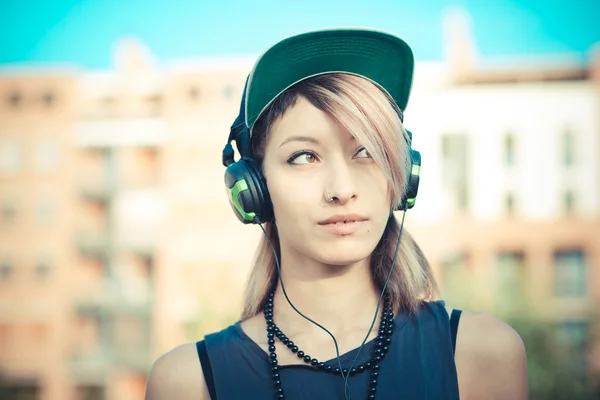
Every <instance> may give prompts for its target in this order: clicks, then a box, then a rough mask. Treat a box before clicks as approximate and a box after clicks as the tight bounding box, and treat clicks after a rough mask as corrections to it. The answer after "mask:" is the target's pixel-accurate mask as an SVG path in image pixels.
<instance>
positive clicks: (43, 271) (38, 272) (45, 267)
mask: <svg viewBox="0 0 600 400" xmlns="http://www.w3.org/2000/svg"><path fill="white" fill-rule="evenodd" d="M48 275H50V264H49V263H48V262H47V261H39V262H37V263H36V264H35V276H36V278H37V279H39V280H44V279H45V278H46V277H48Z"/></svg>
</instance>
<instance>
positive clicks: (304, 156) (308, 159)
mask: <svg viewBox="0 0 600 400" xmlns="http://www.w3.org/2000/svg"><path fill="white" fill-rule="evenodd" d="M315 161H317V156H316V154H315V153H313V152H310V151H299V152H298V153H295V154H293V155H292V156H291V157H290V158H288V159H287V163H288V164H292V165H304V164H312V163H314V162H315Z"/></svg>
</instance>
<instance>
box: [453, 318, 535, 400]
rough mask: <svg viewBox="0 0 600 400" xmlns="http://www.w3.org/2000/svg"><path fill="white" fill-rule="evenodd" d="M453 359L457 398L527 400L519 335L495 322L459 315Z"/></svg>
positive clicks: (493, 319)
mask: <svg viewBox="0 0 600 400" xmlns="http://www.w3.org/2000/svg"><path fill="white" fill-rule="evenodd" d="M455 359H456V367H457V371H458V378H459V386H460V390H461V398H463V399H479V398H486V399H492V400H495V399H513V400H519V399H526V398H527V391H528V389H527V366H526V364H527V363H526V356H525V346H524V345H523V341H522V340H521V337H520V336H519V334H518V333H517V332H516V331H515V330H514V329H513V328H512V327H510V326H509V325H508V324H507V323H505V322H504V321H502V320H500V319H499V318H496V317H494V316H493V315H490V314H487V313H479V312H471V311H463V312H462V315H461V318H460V323H459V326H458V334H457V339H456V356H455Z"/></svg>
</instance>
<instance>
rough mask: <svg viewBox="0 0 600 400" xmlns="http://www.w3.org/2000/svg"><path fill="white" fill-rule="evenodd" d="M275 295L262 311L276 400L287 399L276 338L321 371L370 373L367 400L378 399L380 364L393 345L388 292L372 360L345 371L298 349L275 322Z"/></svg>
mask: <svg viewBox="0 0 600 400" xmlns="http://www.w3.org/2000/svg"><path fill="white" fill-rule="evenodd" d="M274 295H275V294H274V293H273V292H271V293H269V296H268V297H267V301H266V303H265V306H264V308H263V314H264V316H265V320H266V322H267V343H268V345H269V361H270V365H271V373H272V376H273V385H274V386H275V398H276V399H284V398H285V397H284V392H283V388H282V387H281V375H280V374H279V366H278V361H277V353H276V352H275V350H276V348H275V337H277V338H278V339H279V340H280V341H281V343H283V344H284V345H286V346H287V347H288V349H290V350H291V352H292V353H295V354H296V355H297V356H298V358H301V359H303V360H304V362H306V363H307V364H310V365H312V366H313V367H314V368H316V369H317V370H318V371H323V372H326V373H331V374H334V375H342V374H343V376H347V375H348V374H350V375H355V374H358V373H362V372H364V371H366V370H371V380H370V382H369V391H368V393H367V399H375V394H376V392H377V384H378V382H379V371H380V363H381V361H382V360H383V358H384V357H385V354H386V353H387V351H388V350H389V346H390V345H391V343H392V334H393V333H394V312H393V309H392V306H391V304H390V296H389V295H388V294H387V293H386V294H385V297H384V306H383V312H382V313H381V321H380V323H379V331H378V335H377V338H376V342H375V351H374V353H373V358H371V360H370V361H368V362H366V363H364V364H361V365H358V366H356V367H353V368H352V369H350V370H348V368H343V369H342V370H340V368H339V367H336V368H333V367H332V366H331V365H327V366H325V364H324V363H322V362H319V360H317V359H316V358H312V357H311V356H309V355H308V354H306V353H305V352H304V351H302V350H300V349H299V348H298V346H297V345H296V344H295V343H294V342H293V341H291V340H290V339H289V338H288V337H287V336H286V335H285V334H284V333H283V332H282V331H281V329H279V328H278V327H277V325H275V322H273V298H274Z"/></svg>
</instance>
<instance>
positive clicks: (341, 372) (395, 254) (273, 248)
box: [254, 205, 407, 400]
mask: <svg viewBox="0 0 600 400" xmlns="http://www.w3.org/2000/svg"><path fill="white" fill-rule="evenodd" d="M406 208H407V207H406V205H405V207H404V209H403V214H402V223H401V225H400V230H399V232H398V241H397V243H396V250H395V252H394V258H393V260H392V265H391V267H390V271H389V272H388V276H387V278H386V280H385V283H384V285H383V288H382V290H381V295H380V296H379V301H378V302H377V307H376V309H375V315H374V316H373V320H372V321H371V326H370V327H369V331H368V332H367V335H366V336H365V338H364V340H363V342H362V343H361V345H360V347H359V349H358V352H357V354H356V356H355V357H354V360H353V361H352V364H351V365H350V368H348V372H347V373H346V374H344V372H343V368H342V362H341V360H340V350H339V347H338V343H337V340H336V339H335V336H334V335H333V334H332V333H331V332H330V331H329V330H328V329H327V328H325V327H324V326H323V325H321V324H319V323H318V322H316V321H314V320H312V319H310V318H309V317H307V316H306V315H304V314H303V313H302V312H301V311H300V310H298V309H297V308H296V306H294V304H293V303H292V301H291V300H290V298H289V297H288V294H287V292H286V290H285V285H284V284H283V279H282V277H281V265H280V264H279V257H278V256H277V251H276V250H275V246H273V243H272V241H271V238H270V237H269V235H268V234H267V232H266V230H265V228H264V227H263V226H262V223H261V222H260V219H259V218H258V217H257V216H255V217H254V222H255V223H256V224H257V225H258V226H259V227H260V229H261V230H262V231H263V234H264V235H265V237H266V238H267V241H268V242H269V246H270V247H271V250H272V251H273V255H274V256H275V264H276V266H277V275H278V277H279V283H280V285H281V291H282V292H283V295H284V297H285V299H286V300H287V302H288V303H289V305H290V306H291V307H292V309H294V311H296V313H298V314H299V315H300V316H301V317H303V318H304V319H306V320H307V321H309V322H311V323H312V324H314V325H316V326H318V327H319V328H321V329H322V330H323V331H325V332H326V333H327V334H328V335H329V336H331V338H332V339H333V343H334V345H335V354H336V358H337V361H338V366H339V368H340V374H341V375H342V378H344V397H345V398H346V400H350V388H349V385H348V378H349V377H350V371H351V370H352V367H354V364H355V363H356V360H357V359H358V356H359V355H360V352H361V351H362V348H363V347H364V345H365V343H366V341H367V339H368V338H369V335H370V334H371V332H372V331H373V326H374V325H375V321H376V320H377V315H378V314H379V308H380V306H381V302H382V300H383V296H384V294H385V289H386V287H387V285H388V283H389V280H390V278H391V276H392V271H393V270H394V266H395V263H396V257H397V256H398V250H399V249H400V239H401V238H402V231H403V227H404V217H405V216H406Z"/></svg>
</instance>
